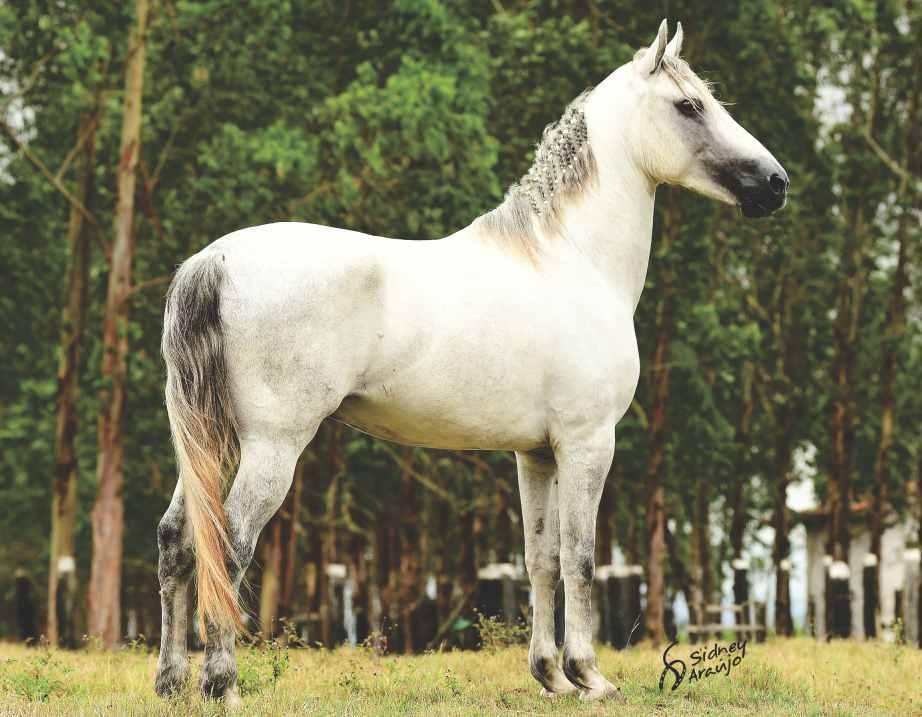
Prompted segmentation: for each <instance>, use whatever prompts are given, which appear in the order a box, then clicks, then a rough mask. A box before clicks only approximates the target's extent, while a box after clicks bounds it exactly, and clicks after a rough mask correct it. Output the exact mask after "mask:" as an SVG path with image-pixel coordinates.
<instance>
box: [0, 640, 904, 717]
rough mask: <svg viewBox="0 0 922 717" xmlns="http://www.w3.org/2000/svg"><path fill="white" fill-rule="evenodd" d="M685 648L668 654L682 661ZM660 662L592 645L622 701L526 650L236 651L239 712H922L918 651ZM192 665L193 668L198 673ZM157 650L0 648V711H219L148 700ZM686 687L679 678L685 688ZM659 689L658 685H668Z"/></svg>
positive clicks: (182, 701) (188, 702)
mask: <svg viewBox="0 0 922 717" xmlns="http://www.w3.org/2000/svg"><path fill="white" fill-rule="evenodd" d="M690 650H691V648H690V647H688V646H686V645H683V646H679V647H677V648H673V650H672V652H671V653H670V657H673V658H674V657H676V656H679V657H681V658H683V659H685V660H686V662H689V659H688V655H689V652H690ZM660 655H661V652H660V651H654V650H653V649H652V648H650V647H648V646H645V645H640V646H637V647H634V648H632V649H630V650H628V651H626V652H616V651H614V650H611V649H608V648H600V649H599V664H600V667H601V669H602V671H603V672H604V673H605V674H606V675H607V676H608V677H609V679H611V680H612V682H614V683H615V684H617V685H618V686H620V687H621V690H622V692H623V693H624V695H625V697H626V698H627V704H626V705H619V704H612V703H607V704H583V703H581V702H580V701H579V700H578V699H576V698H575V697H566V698H558V699H556V700H553V701H548V700H546V699H543V698H541V697H539V696H538V685H537V683H536V682H534V681H533V680H532V679H531V677H530V676H529V674H528V667H527V656H526V650H525V649H524V648H520V647H510V648H505V649H502V650H498V651H494V652H447V653H441V654H428V655H423V656H419V657H390V656H384V657H379V656H377V655H375V654H374V653H373V652H371V651H369V650H362V649H349V648H340V649H338V650H335V651H333V652H326V651H319V650H275V651H273V650H255V649H238V658H239V660H240V663H241V675H242V676H244V677H245V678H246V684H245V688H246V689H245V690H244V692H245V694H244V697H243V702H244V706H243V710H242V711H241V712H240V714H244V715H247V716H249V715H265V716H267V717H268V716H269V715H273V716H275V715H288V714H304V715H307V714H309V715H350V716H353V715H354V716H356V717H362V716H365V715H420V716H425V717H437V716H439V715H465V716H471V717H473V716H475V715H476V716H478V717H479V716H480V715H586V716H589V715H619V716H621V715H694V717H702V716H703V715H747V716H758V717H763V716H770V715H837V716H839V715H841V716H843V717H844V716H845V715H858V716H860V717H871V716H872V715H922V687H920V681H919V679H920V676H922V650H919V649H915V648H912V647H900V646H895V645H882V644H877V643H859V642H838V643H833V644H831V645H827V644H818V643H816V642H814V641H812V640H809V639H806V638H799V639H794V640H786V641H785V640H775V641H770V642H768V643H766V644H763V645H755V644H750V645H749V646H748V647H747V653H746V658H745V660H744V661H743V662H742V664H740V665H739V666H737V667H735V668H734V669H733V671H732V673H731V675H730V676H729V677H726V676H724V675H718V676H714V677H710V678H708V679H705V680H703V681H700V682H697V683H694V684H691V685H689V684H687V682H686V683H683V684H682V685H681V686H680V687H679V689H678V690H677V691H675V692H668V691H667V692H663V693H660V692H659V690H658V682H659V676H660V671H661V669H662V662H661V659H660ZM200 660H201V656H200V655H198V656H196V658H195V663H196V664H195V667H194V668H193V675H195V676H196V678H197V676H198V665H199V663H200ZM156 664H157V655H156V652H149V651H146V650H143V649H131V650H130V649H126V650H122V651H120V652H117V653H103V652H88V651H84V652H73V653H72V652H63V651H61V652H48V651H44V650H41V649H32V650H29V649H26V648H23V647H20V646H16V645H4V644H0V715H67V716H68V717H77V716H82V715H100V716H102V715H107V716H108V715H168V716H170V717H180V716H182V717H185V716H186V715H221V714H223V713H224V708H223V706H222V705H221V704H218V703H213V702H211V703H206V702H203V701H202V700H201V699H200V698H199V697H198V695H197V694H196V693H195V691H194V685H190V688H189V690H188V691H187V692H186V693H185V694H183V695H181V696H179V697H177V698H175V699H173V700H171V701H162V700H160V699H158V698H157V696H156V695H155V694H154V692H153V688H152V685H153V681H154V672H155V670H156ZM686 679H687V678H686ZM667 690H668V685H667Z"/></svg>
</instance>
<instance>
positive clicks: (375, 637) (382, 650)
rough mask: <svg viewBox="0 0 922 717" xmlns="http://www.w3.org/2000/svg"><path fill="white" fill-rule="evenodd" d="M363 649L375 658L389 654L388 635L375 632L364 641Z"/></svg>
mask: <svg viewBox="0 0 922 717" xmlns="http://www.w3.org/2000/svg"><path fill="white" fill-rule="evenodd" d="M362 649H363V650H365V651H366V652H368V653H369V654H372V655H374V656H375V657H383V656H384V655H386V654H387V635H385V634H384V633H383V632H379V631H378V630H373V631H372V632H371V633H370V634H369V635H368V637H366V638H365V639H364V640H362Z"/></svg>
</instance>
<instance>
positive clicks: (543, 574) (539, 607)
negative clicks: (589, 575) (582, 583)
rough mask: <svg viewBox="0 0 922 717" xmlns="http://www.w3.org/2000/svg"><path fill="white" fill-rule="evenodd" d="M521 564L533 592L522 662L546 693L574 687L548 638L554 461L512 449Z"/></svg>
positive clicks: (554, 547)
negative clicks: (521, 541) (528, 639)
mask: <svg viewBox="0 0 922 717" xmlns="http://www.w3.org/2000/svg"><path fill="white" fill-rule="evenodd" d="M516 463H517V465H518V472H519V493H520V495H521V496H522V523H523V524H524V527H525V567H526V569H527V570H528V579H529V580H530V581H531V589H532V592H533V593H534V615H533V619H532V628H531V644H530V646H529V648H528V664H529V667H530V669H531V674H532V676H533V677H534V678H535V679H536V680H538V682H540V683H541V684H542V685H543V686H544V688H543V690H542V694H544V695H547V696H552V695H558V694H568V693H570V692H575V691H576V687H574V686H573V685H572V684H570V682H569V681H568V680H567V678H566V677H565V676H564V673H563V670H561V669H560V664H559V662H558V660H557V644H556V643H555V642H554V590H555V589H556V588H557V582H558V580H559V579H560V532H559V526H558V519H557V465H556V463H555V462H554V458H553V456H551V455H549V454H548V455H543V454H539V453H537V452H535V453H516Z"/></svg>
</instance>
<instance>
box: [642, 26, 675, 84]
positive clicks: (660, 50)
mask: <svg viewBox="0 0 922 717" xmlns="http://www.w3.org/2000/svg"><path fill="white" fill-rule="evenodd" d="M668 36H669V29H668V26H667V24H666V21H665V20H663V22H662V23H660V26H659V32H658V33H656V39H655V40H654V41H653V44H652V45H650V47H648V48H647V49H646V50H644V51H643V54H641V53H638V56H637V69H638V70H639V71H640V74H641V75H655V74H656V73H657V71H658V70H659V67H660V63H661V62H662V61H663V55H664V54H665V52H666V39H667V38H668Z"/></svg>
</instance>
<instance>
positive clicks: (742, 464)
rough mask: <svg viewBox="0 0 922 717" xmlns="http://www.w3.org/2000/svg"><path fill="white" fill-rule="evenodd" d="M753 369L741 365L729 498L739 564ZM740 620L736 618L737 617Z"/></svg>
mask: <svg viewBox="0 0 922 717" xmlns="http://www.w3.org/2000/svg"><path fill="white" fill-rule="evenodd" d="M753 372H754V367H753V365H752V362H751V361H745V362H743V366H742V376H741V382H740V383H741V387H742V397H741V401H740V412H739V418H738V420H737V424H736V437H735V439H734V442H735V443H736V450H737V461H736V466H735V468H736V475H735V476H734V482H733V490H732V494H731V497H730V509H731V511H732V515H731V519H730V548H731V550H732V552H733V559H734V560H738V559H740V558H742V557H743V540H744V538H745V536H746V519H747V517H748V516H747V510H746V484H747V483H748V482H749V469H750V461H749V440H750V426H751V424H752V411H753V408H754V404H755V401H754V399H753V392H752V380H753ZM737 617H739V615H738V616H737Z"/></svg>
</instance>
